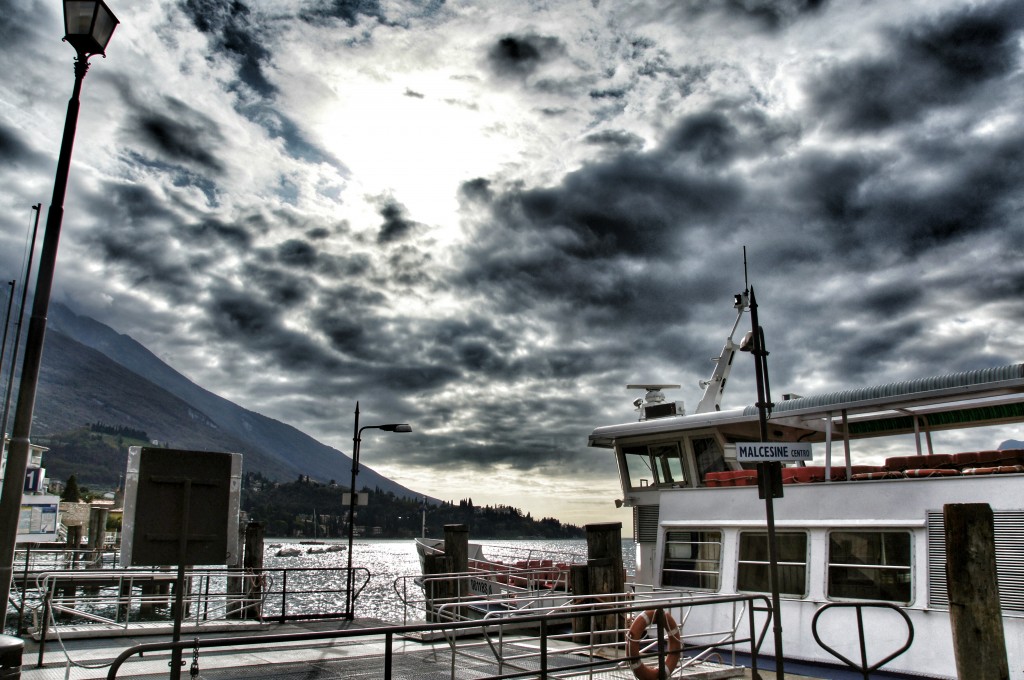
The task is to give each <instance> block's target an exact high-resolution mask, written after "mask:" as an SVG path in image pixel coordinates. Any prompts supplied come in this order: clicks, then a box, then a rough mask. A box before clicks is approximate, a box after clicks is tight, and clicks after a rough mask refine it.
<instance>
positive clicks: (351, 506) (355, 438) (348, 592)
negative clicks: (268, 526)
mask: <svg viewBox="0 0 1024 680" xmlns="http://www.w3.org/2000/svg"><path fill="white" fill-rule="evenodd" d="M363 430H384V431H385V432H412V428H411V427H410V426H409V425H407V424H405V423H389V424H387V425H364V426H362V427H359V402H358V401H357V402H356V421H355V427H354V428H353V432H354V434H353V435H352V481H351V483H349V487H348V488H349V494H348V587H347V588H346V589H345V618H347V619H349V620H350V621H351V620H352V619H354V618H355V605H356V602H355V598H354V597H352V538H353V536H354V535H355V528H356V527H355V524H356V475H358V474H359V443H360V442H361V441H362V440H363V439H362V437H363Z"/></svg>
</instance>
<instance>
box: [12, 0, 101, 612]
mask: <svg viewBox="0 0 1024 680" xmlns="http://www.w3.org/2000/svg"><path fill="white" fill-rule="evenodd" d="M118 23H119V22H118V20H117V17H115V16H114V14H113V13H112V12H111V11H110V9H109V8H108V7H107V5H106V3H104V2H103V0H64V40H65V42H68V43H70V45H71V46H72V47H74V48H75V51H76V52H77V53H78V57H77V59H75V87H74V90H73V91H72V94H71V99H70V100H69V101H68V113H67V118H66V119H65V121H64V137H63V139H62V140H61V143H60V155H59V156H58V158H57V176H56V178H55V179H54V182H53V199H52V200H51V201H50V209H49V212H48V213H47V215H46V231H45V232H44V234H43V247H42V250H41V251H40V256H39V257H40V259H39V274H38V276H37V279H36V289H35V296H34V298H33V300H32V317H31V318H30V319H29V326H28V335H27V336H26V338H25V357H24V360H23V363H22V368H21V382H20V386H19V388H18V404H17V408H16V410H15V412H14V425H13V427H12V429H11V442H10V448H9V450H8V453H7V470H6V473H5V475H4V483H3V490H2V493H0V622H3V621H4V620H6V618H7V600H8V597H9V596H10V592H11V576H12V573H13V570H14V550H15V547H16V542H17V535H18V520H19V516H20V514H21V495H22V491H23V489H24V485H25V471H26V469H27V468H28V460H29V449H30V440H29V436H30V434H31V431H32V411H33V409H34V408H35V401H36V388H37V386H38V383H39V366H40V364H41V362H42V358H43V338H44V337H45V335H46V313H47V309H48V307H49V305H50V289H51V287H52V284H53V270H54V265H55V264H56V261H57V243H58V241H59V240H60V228H61V223H62V222H63V219H64V196H65V195H66V194H67V187H68V172H69V170H70V169H71V149H72V147H73V146H74V143H75V129H76V128H77V126H78V109H79V95H80V94H81V92H82V80H83V79H84V78H85V73H86V71H88V70H89V58H90V57H92V56H93V55H96V54H100V55H103V56H106V55H105V54H104V50H106V48H107V43H108V42H110V36H111V35H113V33H114V29H115V28H116V27H117V24H118Z"/></svg>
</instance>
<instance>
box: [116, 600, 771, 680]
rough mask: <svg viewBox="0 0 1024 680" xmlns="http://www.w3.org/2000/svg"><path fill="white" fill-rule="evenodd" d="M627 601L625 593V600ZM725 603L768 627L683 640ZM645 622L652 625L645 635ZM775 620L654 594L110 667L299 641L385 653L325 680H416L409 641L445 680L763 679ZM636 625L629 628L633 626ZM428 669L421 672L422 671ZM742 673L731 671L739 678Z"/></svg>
mask: <svg viewBox="0 0 1024 680" xmlns="http://www.w3.org/2000/svg"><path fill="white" fill-rule="evenodd" d="M629 595H630V594H627V593H622V594H620V596H621V598H628V597H629ZM723 604H732V605H733V607H734V608H736V609H738V610H745V611H756V612H762V613H764V615H765V616H764V620H763V622H758V623H757V624H756V623H755V620H754V617H747V619H746V620H747V622H748V624H749V625H748V626H746V630H743V631H742V632H740V631H738V630H731V631H727V632H726V631H723V632H722V633H723V634H722V636H720V637H716V638H715V640H714V644H708V643H703V644H701V645H700V646H694V645H690V644H687V641H688V640H690V639H707V637H708V634H709V631H695V632H693V634H692V635H690V634H688V633H687V632H686V631H685V623H680V624H678V625H676V624H675V621H680V622H685V621H686V614H687V611H688V610H691V609H694V608H702V607H719V606H721V605H723ZM641 614H643V616H642V617H641ZM580 619H585V620H586V621H587V624H588V625H589V629H588V630H584V631H581V630H580V629H579V627H578V626H574V623H573V622H574V621H576V622H578V621H579V620H580ZM638 620H641V621H643V622H645V623H646V625H640V626H638V625H637V621H638ZM608 621H612V622H614V623H613V624H612V625H611V626H607V625H598V622H608ZM770 621H771V607H770V603H769V601H768V599H767V597H765V596H763V595H742V596H740V595H737V596H726V597H687V596H683V595H681V594H680V593H678V592H675V593H671V594H669V593H649V594H645V596H644V597H642V598H639V599H638V598H636V597H635V596H634V597H633V598H632V599H620V598H619V597H610V598H607V599H604V598H603V599H602V601H591V602H588V603H577V604H566V605H564V606H562V607H558V608H555V609H544V608H537V609H523V610H520V611H519V612H517V613H516V614H515V615H514V616H513V615H508V614H504V615H499V614H492V615H489V616H485V617H484V618H482V619H479V620H474V621H466V620H463V621H443V622H436V623H416V624H406V625H395V626H380V627H374V628H348V629H344V630H333V631H315V632H308V631H307V632H299V633H288V634H272V635H256V636H252V637H224V638H212V639H200V638H193V639H184V640H181V641H179V642H177V643H174V642H158V643H149V644H141V645H135V646H134V647H131V648H128V649H126V650H124V651H123V652H122V653H121V654H120V656H118V658H117V659H116V660H115V661H114V662H113V664H112V666H111V667H110V669H109V671H108V674H107V678H108V680H113V679H115V678H117V677H118V673H119V672H120V671H121V669H122V667H123V666H124V665H125V664H126V662H128V661H129V660H130V659H131V658H132V657H134V656H136V655H139V656H140V657H141V656H143V655H146V656H147V657H151V656H152V655H153V654H154V653H159V652H169V651H171V650H174V649H178V650H182V652H183V656H184V655H186V654H189V653H191V655H192V657H193V658H194V659H195V660H196V663H197V664H199V665H200V666H201V664H202V657H203V654H204V652H205V653H211V652H212V651H213V650H214V649H215V648H225V647H230V648H232V649H233V650H234V651H235V652H236V653H239V654H244V653H245V648H246V647H258V648H260V649H261V650H263V651H264V652H266V651H267V650H273V649H275V648H277V647H279V646H284V645H294V644H295V643H300V642H304V643H314V642H332V641H333V642H334V643H335V644H341V643H342V642H349V643H365V644H366V645H367V646H368V647H369V646H375V647H376V648H378V649H380V650H381V653H379V654H376V655H374V656H373V657H372V658H368V657H367V656H365V655H356V654H344V655H339V657H336V658H333V660H327V659H325V657H324V656H323V655H322V654H318V655H317V661H316V665H317V667H318V669H319V671H320V672H326V671H327V669H326V666H327V665H328V664H330V665H331V666H332V667H334V666H336V672H333V673H332V674H331V675H330V677H345V664H346V663H348V664H353V663H358V664H360V667H359V670H360V673H362V674H364V675H366V676H368V677H369V676H373V677H380V678H384V680H390V679H391V678H393V677H409V675H408V674H409V672H410V671H414V670H415V669H416V668H417V666H416V664H423V663H424V659H423V658H422V657H423V656H424V653H422V652H420V653H418V650H423V649H424V648H423V647H414V648H412V651H410V648H409V647H408V643H407V641H408V640H409V639H410V638H412V639H417V640H435V641H441V643H442V644H443V645H446V646H447V647H448V649H449V650H450V656H448V658H447V659H445V658H442V657H441V656H439V652H438V650H437V648H436V646H435V647H432V648H431V649H429V650H426V652H425V653H426V654H427V655H429V660H430V666H429V667H430V668H432V669H436V671H437V672H436V673H433V674H431V676H430V677H441V676H442V675H443V676H444V677H450V678H452V680H454V679H455V678H457V677H459V678H461V677H469V676H468V675H466V673H467V669H473V671H474V672H478V673H479V674H478V675H474V676H473V677H481V678H492V679H504V678H527V677H529V678H574V677H592V678H610V677H616V678H622V677H630V678H631V677H633V675H634V672H635V669H637V668H638V667H639V665H643V666H645V667H646V669H647V671H649V672H650V673H654V676H652V677H657V674H658V672H659V668H661V669H665V671H666V675H665V677H668V671H671V674H672V676H673V677H679V676H687V675H696V676H697V677H731V676H730V675H729V672H730V670H732V671H735V669H736V666H737V664H736V662H735V659H726V658H723V657H724V656H728V655H729V654H730V650H731V653H733V654H738V653H742V654H744V655H749V657H750V659H751V660H752V665H753V669H754V671H755V672H756V670H757V665H758V654H759V652H760V647H761V642H762V641H763V640H764V638H765V635H766V633H767V630H768V626H769V625H770ZM630 623H632V625H627V624H630ZM641 629H642V630H641ZM627 631H628V632H627ZM630 636H633V637H630ZM631 640H633V641H635V642H636V644H632V642H630V641H631ZM381 643H383V644H382V645H381ZM442 649H444V647H442ZM442 664H445V665H442ZM425 668H426V666H422V665H421V666H419V669H420V671H421V672H422V671H423V670H424V669H425ZM444 669H446V670H444ZM485 669H486V670H485ZM672 669H674V671H673V670H672ZM260 672H261V673H263V674H265V673H266V672H267V669H266V668H262V669H261V670H260ZM736 674H737V673H736V672H733V674H732V675H736ZM238 677H244V676H238ZM318 677H319V676H318ZM325 677H326V676H325ZM417 677H422V675H418V676H417ZM755 677H756V676H755Z"/></svg>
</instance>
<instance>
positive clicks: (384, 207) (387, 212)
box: [377, 199, 419, 244]
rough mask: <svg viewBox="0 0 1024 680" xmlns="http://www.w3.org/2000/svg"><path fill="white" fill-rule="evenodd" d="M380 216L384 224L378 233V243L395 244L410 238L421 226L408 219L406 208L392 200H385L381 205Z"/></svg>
mask: <svg viewBox="0 0 1024 680" xmlns="http://www.w3.org/2000/svg"><path fill="white" fill-rule="evenodd" d="M380 216H381V217H383V218H384V224H382V225H381V226H380V231H378V232H377V243H381V244H384V243H394V242H395V241H401V240H402V239H404V238H406V237H407V236H409V235H410V234H411V233H412V232H413V231H414V230H415V229H416V228H417V227H418V226H419V224H418V223H417V222H415V221H413V220H410V219H409V218H408V214H407V211H406V209H405V206H403V205H401V204H400V203H396V202H395V201H394V200H391V199H384V200H382V201H381V205H380Z"/></svg>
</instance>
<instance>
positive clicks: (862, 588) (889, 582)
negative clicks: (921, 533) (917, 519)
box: [828, 531, 912, 603]
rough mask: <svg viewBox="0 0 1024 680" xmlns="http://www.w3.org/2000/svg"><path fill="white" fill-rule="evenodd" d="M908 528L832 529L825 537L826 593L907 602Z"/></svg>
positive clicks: (909, 583)
mask: <svg viewBox="0 0 1024 680" xmlns="http://www.w3.org/2000/svg"><path fill="white" fill-rule="evenodd" d="M910 555H911V549H910V532H906V531H833V532H832V533H830V534H829V540H828V596H829V597H830V598H842V599H857V600H883V601H886V602H901V603H909V602H910V601H911V599H912V595H911V594H912V590H911V569H910Z"/></svg>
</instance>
